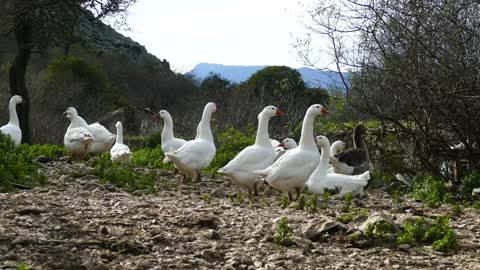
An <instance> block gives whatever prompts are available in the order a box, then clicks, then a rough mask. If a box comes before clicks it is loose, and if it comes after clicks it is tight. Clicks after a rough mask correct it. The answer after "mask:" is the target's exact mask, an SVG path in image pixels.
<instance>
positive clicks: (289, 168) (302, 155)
mask: <svg viewBox="0 0 480 270" xmlns="http://www.w3.org/2000/svg"><path fill="white" fill-rule="evenodd" d="M325 113H328V111H327V110H326V109H325V108H324V107H323V106H322V105H319V104H315V105H312V106H310V108H308V110H307V113H306V114H305V118H304V120H303V124H302V135H301V137H300V145H299V147H297V148H295V149H292V150H289V151H287V152H286V153H285V154H284V155H282V156H281V157H280V158H279V159H278V160H277V161H275V163H273V164H272V165H270V166H269V167H268V168H266V169H263V170H256V171H254V173H256V174H259V175H263V176H266V178H265V181H266V182H267V183H268V184H269V185H270V186H271V187H273V188H274V189H277V190H280V191H282V192H287V193H288V196H289V198H290V199H292V193H293V192H296V193H297V198H298V196H299V195H300V192H301V191H302V190H303V188H304V186H305V182H306V181H307V180H308V177H309V176H310V174H311V173H312V172H313V170H315V166H317V164H318V160H319V158H320V154H319V153H318V150H317V147H316V146H315V141H314V139H313V122H314V120H315V117H316V116H317V115H323V114H325Z"/></svg>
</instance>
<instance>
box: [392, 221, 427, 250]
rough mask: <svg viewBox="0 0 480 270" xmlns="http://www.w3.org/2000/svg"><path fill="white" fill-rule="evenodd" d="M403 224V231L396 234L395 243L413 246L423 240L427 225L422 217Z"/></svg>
mask: <svg viewBox="0 0 480 270" xmlns="http://www.w3.org/2000/svg"><path fill="white" fill-rule="evenodd" d="M403 226H404V231H403V232H400V233H399V234H398V236H397V243H398V244H409V245H411V246H414V245H416V244H417V243H420V242H421V241H422V240H423V238H424V237H425V232H426V231H427V227H428V225H427V223H426V222H425V219H423V218H420V219H418V220H417V221H415V222H410V221H409V222H406V223H405V224H403Z"/></svg>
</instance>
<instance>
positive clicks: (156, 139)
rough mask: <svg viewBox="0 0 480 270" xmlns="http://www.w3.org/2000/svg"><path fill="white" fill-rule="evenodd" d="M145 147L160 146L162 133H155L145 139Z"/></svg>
mask: <svg viewBox="0 0 480 270" xmlns="http://www.w3.org/2000/svg"><path fill="white" fill-rule="evenodd" d="M144 145H145V147H148V148H156V147H158V146H161V145H162V133H160V132H155V133H152V134H150V135H149V136H147V137H145V140H144Z"/></svg>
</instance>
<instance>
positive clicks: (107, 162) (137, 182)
mask: <svg viewBox="0 0 480 270" xmlns="http://www.w3.org/2000/svg"><path fill="white" fill-rule="evenodd" d="M94 172H95V174H96V175H98V176H100V177H101V178H102V181H103V182H109V183H112V184H114V185H115V186H118V187H121V188H126V189H127V190H128V191H130V192H133V191H135V190H149V191H154V190H155V175H154V174H145V175H142V174H137V173H136V172H135V171H134V170H133V166H132V165H131V164H120V163H113V162H112V161H111V159H110V154H109V153H104V154H102V155H101V156H100V160H99V161H98V162H97V164H96V166H95V169H94Z"/></svg>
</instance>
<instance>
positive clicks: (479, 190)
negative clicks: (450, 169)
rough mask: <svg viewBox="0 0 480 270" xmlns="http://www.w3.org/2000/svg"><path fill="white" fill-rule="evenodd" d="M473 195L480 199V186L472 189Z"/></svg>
mask: <svg viewBox="0 0 480 270" xmlns="http://www.w3.org/2000/svg"><path fill="white" fill-rule="evenodd" d="M472 197H473V198H476V199H480V188H474V189H473V190H472Z"/></svg>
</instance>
